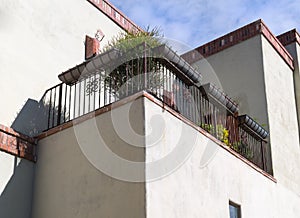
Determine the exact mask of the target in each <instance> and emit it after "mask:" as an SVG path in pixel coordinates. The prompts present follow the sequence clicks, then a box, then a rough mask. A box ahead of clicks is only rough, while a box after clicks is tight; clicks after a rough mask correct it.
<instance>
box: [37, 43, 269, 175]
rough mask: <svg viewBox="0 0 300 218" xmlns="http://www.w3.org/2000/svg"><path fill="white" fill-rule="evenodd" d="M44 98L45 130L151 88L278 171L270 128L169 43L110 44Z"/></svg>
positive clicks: (197, 122) (264, 165) (184, 113)
mask: <svg viewBox="0 0 300 218" xmlns="http://www.w3.org/2000/svg"><path fill="white" fill-rule="evenodd" d="M59 78H60V80H61V81H62V83H60V84H58V85H56V86H54V87H52V88H50V89H48V90H47V91H46V92H45V94H44V95H43V97H42V99H41V101H40V109H41V111H42V113H41V114H42V115H41V116H43V119H45V120H46V121H47V122H46V124H45V126H44V127H43V128H42V131H46V130H49V129H52V128H54V127H56V126H59V125H61V124H63V123H66V122H70V121H72V120H74V119H76V118H78V117H81V116H83V115H85V114H88V113H91V112H93V111H95V110H97V109H100V108H104V107H107V106H109V105H111V104H113V103H114V102H117V101H119V100H121V99H124V98H126V97H128V96H131V95H133V94H135V93H138V92H142V91H145V92H147V93H149V94H151V95H152V96H153V97H155V98H156V99H158V100H159V101H161V102H163V104H164V105H166V106H168V107H169V108H171V109H172V110H173V111H174V112H176V113H178V114H180V116H183V117H185V118H187V119H188V120H190V121H191V122H193V123H194V124H195V125H197V126H199V127H201V128H202V129H204V130H205V131H206V132H208V133H209V134H211V135H212V136H213V137H215V138H216V139H217V140H219V141H221V142H222V143H223V144H224V145H226V146H227V147H228V148H230V149H232V150H233V151H235V152H237V153H238V154H240V155H242V156H243V157H244V158H246V159H247V160H249V161H250V162H252V163H253V164H255V165H257V166H258V167H259V168H261V169H262V170H264V171H265V172H267V173H269V174H272V161H271V153H270V145H269V144H268V142H267V141H266V138H267V136H268V132H267V131H266V130H265V129H264V128H263V127H262V126H260V125H259V124H258V123H257V122H256V121H254V119H252V118H251V117H250V116H248V115H239V110H238V105H237V104H236V103H235V102H234V101H233V100H232V99H231V98H230V97H228V96H227V95H226V94H225V93H224V92H223V91H221V90H220V89H219V88H217V87H216V86H215V85H213V84H210V83H207V84H201V74H200V73H199V72H197V71H196V70H195V69H194V68H193V67H191V66H190V65H189V64H188V63H187V62H186V61H184V59H182V58H181V57H180V56H178V55H177V54H176V53H175V52H174V51H173V50H172V49H170V48H169V47H168V46H166V45H160V46H156V47H151V46H148V45H147V44H145V43H143V44H140V45H138V46H137V47H135V48H133V49H130V50H128V51H127V52H125V53H124V51H123V52H122V51H120V50H118V49H110V50H108V51H106V52H104V53H102V54H100V55H98V56H96V57H94V58H92V59H90V60H88V61H86V62H84V63H82V64H80V65H78V66H76V67H74V68H72V69H70V70H68V71H66V72H64V73H62V74H60V75H59Z"/></svg>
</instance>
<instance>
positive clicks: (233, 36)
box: [182, 20, 294, 70]
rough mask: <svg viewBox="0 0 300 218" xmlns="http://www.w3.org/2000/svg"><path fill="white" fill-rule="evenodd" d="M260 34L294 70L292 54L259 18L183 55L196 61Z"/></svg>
mask: <svg viewBox="0 0 300 218" xmlns="http://www.w3.org/2000/svg"><path fill="white" fill-rule="evenodd" d="M258 34H263V35H264V37H265V38H266V39H267V40H268V41H269V42H270V43H271V45H272V46H273V48H274V49H275V50H276V51H277V52H278V54H279V55H280V56H281V57H282V58H283V59H284V61H285V62H286V63H287V64H288V65H289V67H290V68H291V69H292V70H294V62H293V58H292V56H291V55H290V54H289V52H288V51H287V50H286V49H285V48H284V46H283V45H282V44H281V43H280V41H279V40H278V39H277V38H276V36H275V35H274V34H273V33H272V32H271V31H270V30H269V28H268V27H267V26H266V25H265V23H264V22H263V21H262V20H257V21H255V22H253V23H250V24H248V25H246V26H244V27H241V28H239V29H237V30H235V31H233V32H231V33H228V34H226V35H224V36H222V37H220V38H217V39H215V40H213V41H211V42H208V43H206V44H204V45H202V46H200V47H198V48H196V49H194V50H192V51H189V52H187V53H185V54H183V55H182V57H183V58H184V59H185V60H186V61H187V62H189V63H190V64H191V63H195V62H196V61H198V60H200V59H202V58H203V57H204V58H206V57H208V56H211V55H213V54H216V53H218V52H220V51H222V50H224V49H226V48H229V47H231V46H233V45H236V44H238V43H240V42H243V41H245V40H247V39H250V38H252V37H254V36H256V35H258Z"/></svg>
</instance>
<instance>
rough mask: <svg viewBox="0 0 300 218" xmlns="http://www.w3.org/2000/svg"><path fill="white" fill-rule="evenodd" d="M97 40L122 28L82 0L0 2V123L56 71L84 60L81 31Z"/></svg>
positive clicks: (51, 81)
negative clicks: (100, 33) (1, 104)
mask: <svg viewBox="0 0 300 218" xmlns="http://www.w3.org/2000/svg"><path fill="white" fill-rule="evenodd" d="M99 28H100V29H101V30H102V31H103V33H104V34H105V38H104V40H103V42H102V43H101V44H106V43H107V40H108V39H110V38H111V37H112V36H113V35H115V34H117V33H119V32H120V31H121V29H120V28H119V27H118V26H117V25H116V24H115V23H113V22H112V21H111V20H110V19H109V18H107V17H106V16H105V15H103V14H102V12H100V11H99V10H98V9H96V8H95V7H94V6H93V5H91V4H90V3H89V2H88V1H85V0H75V1H74V0H63V1H60V0H54V1H34V0H29V1H22V0H16V1H10V0H1V1H0V39H1V42H2V43H1V44H0V50H1V54H0V65H1V70H0V76H1V79H0V93H2V95H1V98H2V99H1V101H2V102H5V108H2V109H1V113H0V123H2V124H4V125H7V126H9V125H10V124H11V123H12V121H13V119H14V118H15V117H16V113H17V112H18V111H19V110H20V109H21V108H22V105H23V104H24V103H25V101H26V100H27V99H28V98H33V99H36V100H39V99H40V97H41V96H42V95H43V93H44V91H45V90H46V89H48V88H50V87H52V86H54V85H56V84H57V83H59V80H58V79H57V75H58V74H59V73H61V72H63V71H65V70H67V69H69V68H71V67H74V66H75V65H76V64H79V63H81V62H82V61H83V60H84V40H85V35H90V36H94V34H95V33H96V31H97V29H99Z"/></svg>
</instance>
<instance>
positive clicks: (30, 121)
mask: <svg viewBox="0 0 300 218" xmlns="http://www.w3.org/2000/svg"><path fill="white" fill-rule="evenodd" d="M46 111H47V109H46V106H45V104H43V103H41V102H37V101H36V100H33V99H28V100H27V101H26V103H25V105H24V106H23V108H22V109H21V111H20V112H19V113H18V115H17V117H16V119H15V120H14V122H13V123H12V125H11V128H13V129H14V130H15V131H17V132H20V133H22V134H24V135H27V136H30V137H34V136H37V135H38V134H39V133H41V132H42V131H44V130H46V129H47V120H48V118H47V112H46Z"/></svg>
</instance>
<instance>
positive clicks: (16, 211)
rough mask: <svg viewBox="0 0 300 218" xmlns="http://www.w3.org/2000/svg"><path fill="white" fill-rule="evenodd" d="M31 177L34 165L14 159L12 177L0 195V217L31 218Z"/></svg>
mask: <svg viewBox="0 0 300 218" xmlns="http://www.w3.org/2000/svg"><path fill="white" fill-rule="evenodd" d="M19 160H20V159H19ZM9 164H11V163H9ZM33 176H34V163H33V162H30V161H27V160H24V159H21V160H20V162H19V163H18V158H17V157H14V172H13V175H12V177H11V178H10V180H9V182H8V183H7V184H6V187H5V189H4V190H3V192H2V194H1V195H0V217H3V218H31V206H32V191H33Z"/></svg>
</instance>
